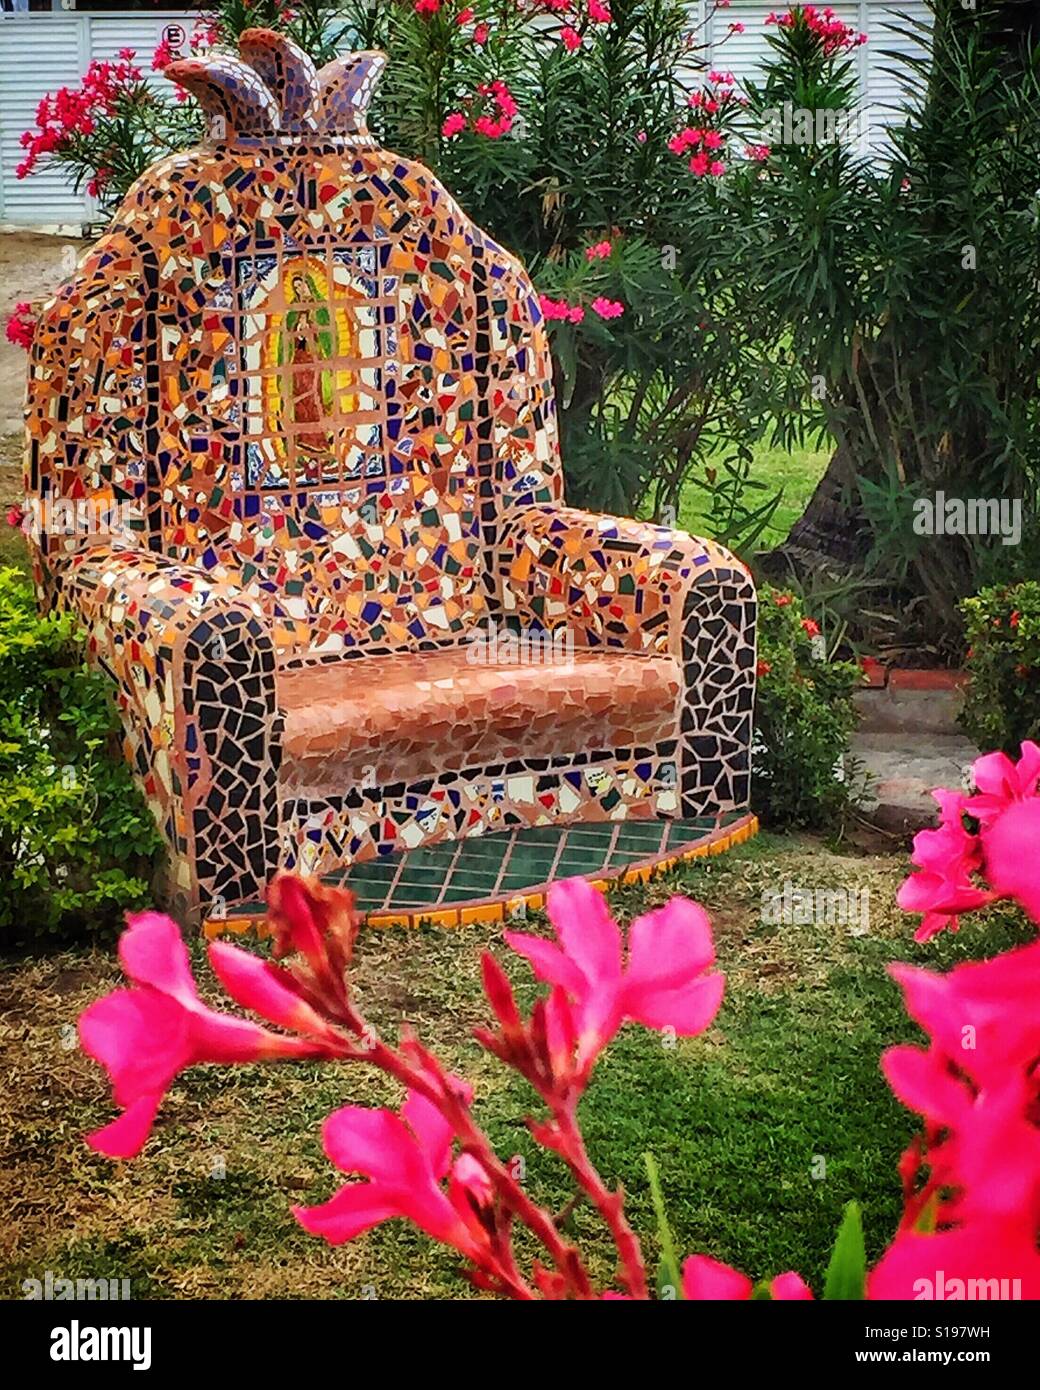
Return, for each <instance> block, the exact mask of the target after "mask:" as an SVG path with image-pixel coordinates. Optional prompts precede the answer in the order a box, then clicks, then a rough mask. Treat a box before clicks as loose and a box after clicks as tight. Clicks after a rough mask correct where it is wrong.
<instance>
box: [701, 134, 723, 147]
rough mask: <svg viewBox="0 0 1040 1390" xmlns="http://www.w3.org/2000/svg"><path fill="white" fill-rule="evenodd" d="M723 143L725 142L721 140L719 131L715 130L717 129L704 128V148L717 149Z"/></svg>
mask: <svg viewBox="0 0 1040 1390" xmlns="http://www.w3.org/2000/svg"><path fill="white" fill-rule="evenodd" d="M724 143H725V142H724V140H723V137H722V134H721V132H719V131H717V130H706V131H705V132H704V148H705V149H708V150H718V149H721V148H722V146H723V144H724Z"/></svg>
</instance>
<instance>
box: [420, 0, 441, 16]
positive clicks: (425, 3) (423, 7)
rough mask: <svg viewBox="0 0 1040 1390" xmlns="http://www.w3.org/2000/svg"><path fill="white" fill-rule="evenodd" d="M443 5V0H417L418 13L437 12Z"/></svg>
mask: <svg viewBox="0 0 1040 1390" xmlns="http://www.w3.org/2000/svg"><path fill="white" fill-rule="evenodd" d="M440 7H441V0H415V13H416V14H436V13H437V11H438V10H439V9H440Z"/></svg>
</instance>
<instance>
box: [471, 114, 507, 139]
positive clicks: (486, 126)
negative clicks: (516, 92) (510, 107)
mask: <svg viewBox="0 0 1040 1390" xmlns="http://www.w3.org/2000/svg"><path fill="white" fill-rule="evenodd" d="M512 128H513V122H512V120H511V119H510V118H509V117H508V116H499V117H498V119H497V120H496V119H495V118H493V117H491V116H478V117H477V119H476V120H475V121H474V122H473V129H474V130H475V131H476V132H477V134H478V135H485V136H487V138H488V139H489V140H501V138H502V136H503V135H508V134H509V132H510V131H511V130H512Z"/></svg>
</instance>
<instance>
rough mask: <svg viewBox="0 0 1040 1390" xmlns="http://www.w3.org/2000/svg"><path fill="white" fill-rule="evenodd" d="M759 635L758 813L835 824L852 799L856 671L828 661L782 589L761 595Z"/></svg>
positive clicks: (806, 824)
mask: <svg viewBox="0 0 1040 1390" xmlns="http://www.w3.org/2000/svg"><path fill="white" fill-rule="evenodd" d="M758 632H759V635H758V657H759V661H758V695H757V704H756V710H755V743H754V749H753V771H754V775H753V777H752V781H751V788H752V798H753V803H754V808H755V810H756V811H757V812H758V814H759V815H760V816H761V817H762V819H763V820H764V821H765V822H766V823H768V824H770V825H775V826H798V827H802V828H806V829H808V828H818V827H824V826H830V825H833V824H834V823H835V822H837V821H840V819H841V817H842V815H843V814H844V812H845V811H846V809H847V808H848V806H849V804H850V802H851V800H852V792H851V786H850V780H849V777H848V776H847V769H846V766H845V764H846V760H847V755H848V751H849V735H850V734H851V733H852V730H853V728H854V727H855V724H856V713H855V710H854V709H853V705H852V692H853V691H854V690H855V689H856V687H857V685H859V683H860V681H861V679H862V678H861V675H860V671H859V668H858V666H856V665H855V663H853V662H851V661H833V660H829V659H828V651H827V644H826V638H825V634H824V633H823V632H822V631H821V630H820V628H819V626H818V624H817V623H816V621H815V620H814V619H813V618H810V617H806V615H805V613H804V611H803V607H802V602H801V600H800V599H799V598H798V597H797V596H796V595H794V594H792V593H790V592H787V591H785V590H781V589H773V588H771V587H769V586H768V585H765V586H763V587H762V588H761V589H760V590H759V630H758Z"/></svg>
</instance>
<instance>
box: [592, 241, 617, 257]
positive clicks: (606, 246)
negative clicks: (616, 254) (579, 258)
mask: <svg viewBox="0 0 1040 1390" xmlns="http://www.w3.org/2000/svg"><path fill="white" fill-rule="evenodd" d="M613 249H614V248H613V247H612V246H611V244H610V242H609V241H597V242H596V243H595V244H594V245H593V246H586V248H585V259H586V260H588V261H605V260H606V259H607V258H608V257H609V255H610V253H611V252H612V251H613Z"/></svg>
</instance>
